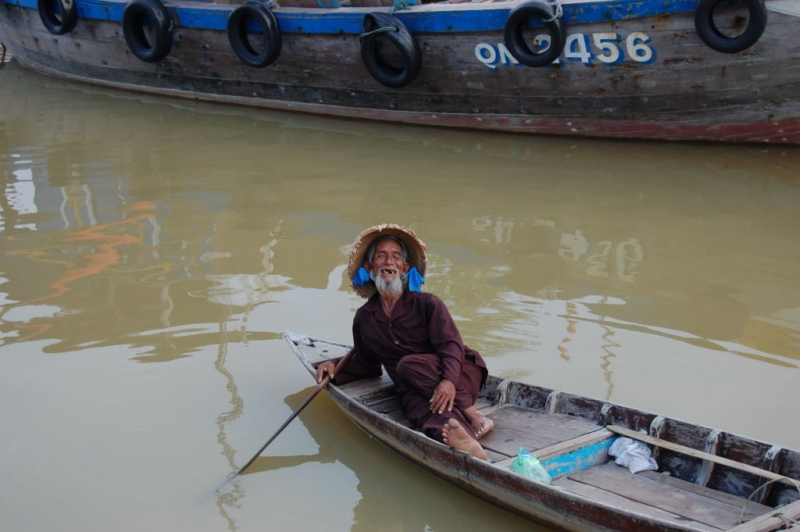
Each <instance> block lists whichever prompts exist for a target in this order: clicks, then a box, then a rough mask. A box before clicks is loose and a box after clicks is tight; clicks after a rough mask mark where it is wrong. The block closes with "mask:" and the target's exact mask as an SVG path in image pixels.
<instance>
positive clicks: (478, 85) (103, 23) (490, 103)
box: [0, 0, 800, 408]
mask: <svg viewBox="0 0 800 532" xmlns="http://www.w3.org/2000/svg"><path fill="white" fill-rule="evenodd" d="M0 3H2V4H3V9H2V10H0V33H2V34H3V42H4V44H5V45H6V47H7V48H8V50H9V51H10V52H11V53H12V54H13V55H14V56H15V58H16V59H17V60H18V61H19V62H20V64H22V65H23V66H25V67H27V68H31V69H35V70H37V71H39V72H43V73H47V74H49V75H54V76H59V77H62V78H65V79H69V80H74V81H82V82H86V83H92V84H96V85H104V86H108V87H113V88H121V89H125V90H136V91H142V92H148V93H153V94H160V95H168V96H172V97H181V98H189V99H192V100H202V101H212V102H222V103H230V104H235V105H248V106H253V107H262V108H271V109H281V110H290V111H302V112H312V113H320V114H328V115H332V116H348V117H354V118H364V119H373V120H381V121H386V120H390V121H396V122H403V123H415V124H422V125H431V126H447V127H461V128H470V129H485V130H503V131H515V132H527V133H537V134H541V133H545V134H561V135H588V136H606V137H624V138H630V137H634V138H655V139H678V140H717V141H731V142H733V141H748V142H760V141H769V142H775V143H789V144H800V119H799V118H798V117H799V116H800V98H798V94H797V91H796V87H797V85H798V83H799V82H800V79H798V78H800V75H799V74H798V70H797V69H796V68H790V66H791V65H794V64H797V63H798V61H800V43H798V42H797V39H795V37H796V35H797V34H798V27H800V19H799V18H798V16H797V8H796V7H795V6H794V4H796V0H767V2H766V5H767V7H768V9H770V12H769V22H768V24H767V28H766V30H765V31H764V33H763V35H762V36H761V38H760V39H758V42H757V43H756V44H755V45H754V46H752V47H751V48H750V49H748V50H746V51H743V52H740V53H736V54H725V53H719V52H717V51H715V50H712V49H710V48H709V47H708V46H706V45H705V44H704V43H703V42H702V41H701V40H700V39H699V38H698V36H697V34H696V33H697V32H696V30H695V26H694V18H693V9H694V6H693V3H692V2H690V1H675V2H661V1H660V0H586V1H582V2H567V1H563V2H561V5H562V7H563V13H564V17H563V19H564V20H565V21H568V34H569V37H570V38H571V39H572V38H574V39H575V40H573V41H571V48H570V49H568V50H567V51H565V52H564V53H562V55H561V57H559V59H558V62H557V63H556V64H553V65H547V66H545V67H542V68H529V67H523V66H520V65H519V62H518V60H517V59H515V58H514V56H513V54H511V53H510V52H509V51H508V48H507V47H506V45H505V43H504V37H503V35H504V24H505V21H506V20H507V18H508V13H509V11H510V9H512V8H513V7H515V6H516V4H517V3H518V2H511V1H508V2H468V3H463V4H457V3H446V2H437V3H428V4H424V5H412V6H411V7H410V9H407V10H406V9H404V10H398V11H397V12H395V13H393V16H394V17H396V19H397V20H399V21H401V22H403V23H404V24H405V25H406V26H407V27H408V29H409V31H410V32H411V33H412V35H413V39H415V40H416V42H417V44H418V45H419V46H420V48H421V49H422V57H423V60H422V66H421V68H420V73H419V76H418V77H417V78H416V79H415V80H413V81H412V82H411V83H409V84H408V85H407V86H405V87H402V88H388V87H384V86H383V85H381V84H380V83H379V82H378V81H377V80H376V79H374V78H373V77H372V76H371V75H370V74H369V73H368V72H367V70H366V68H365V66H364V64H363V61H362V56H361V42H362V41H361V39H360V33H361V32H362V31H363V20H364V16H365V14H366V13H368V12H370V11H374V10H375V9H376V7H375V6H377V5H380V6H386V7H388V6H390V5H392V4H393V2H392V0H352V1H351V4H350V6H346V5H345V2H342V3H341V7H335V6H336V5H338V4H337V2H336V0H284V1H283V2H282V4H283V5H279V6H277V7H275V8H274V9H273V12H274V14H275V16H276V18H277V19H278V23H279V24H278V25H279V27H280V30H281V36H282V50H281V53H280V56H279V58H278V59H277V61H275V62H274V63H273V64H271V65H269V66H268V67H266V68H252V67H249V66H246V65H245V64H244V63H243V62H242V61H241V60H239V58H238V57H237V56H236V55H235V53H234V52H233V50H232V49H231V46H230V42H229V40H228V37H227V32H226V23H227V19H228V17H229V15H230V13H231V11H232V10H233V9H234V8H235V7H236V6H237V5H238V4H240V3H241V0H232V1H230V2H228V1H227V0H220V1H217V2H191V1H186V0H170V2H169V3H168V4H167V8H168V11H169V16H170V20H171V22H172V25H173V31H174V39H173V45H172V50H171V51H170V54H169V55H168V56H167V57H166V58H165V59H164V60H163V61H161V62H158V63H145V62H142V61H139V60H138V59H136V58H135V57H134V56H133V54H132V53H131V52H130V50H129V49H128V47H127V44H126V42H125V39H124V38H123V36H122V30H121V23H120V22H121V21H120V17H121V13H122V9H121V6H122V4H123V2H121V1H118V0H114V1H111V0H96V1H93V2H89V3H85V4H81V10H80V17H81V18H80V21H79V23H78V25H77V26H76V28H75V30H74V31H72V32H70V33H68V34H64V35H57V36H56V35H52V34H50V33H49V32H48V31H47V30H46V29H44V27H43V25H42V24H41V21H40V19H39V16H38V13H37V10H36V8H35V2H32V1H30V0H0ZM279 3H281V2H279ZM359 4H363V5H359ZM409 4H412V2H409ZM290 5H291V6H299V7H290ZM378 9H380V8H378ZM599 36H605V37H599ZM609 36H610V37H609ZM384 38H385V36H381V37H379V39H384ZM599 38H602V39H606V40H605V41H603V43H602V46H604V47H605V48H603V47H599V46H600V45H598V41H597V40H595V39H599ZM610 49H613V50H615V51H616V52H615V53H616V54H617V55H618V58H617V60H614V59H613V57H611V56H609V53H610V52H609V50H610ZM651 52H652V53H651ZM568 54H569V55H568ZM648 56H649V58H648ZM529 406H530V405H529ZM573 406H576V405H569V404H568V407H573ZM577 406H578V408H580V406H579V405H577Z"/></svg>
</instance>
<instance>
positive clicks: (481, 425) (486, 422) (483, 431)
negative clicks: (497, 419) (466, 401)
mask: <svg viewBox="0 0 800 532" xmlns="http://www.w3.org/2000/svg"><path fill="white" fill-rule="evenodd" d="M464 416H466V418H467V421H469V424H470V425H472V430H474V431H475V434H477V435H478V439H479V440H480V439H481V438H483V437H484V436H486V435H487V434H489V432H491V431H492V429H493V428H494V421H492V420H491V419H489V418H488V417H486V416H484V415H483V414H482V413H481V412H480V410H478V409H477V408H475V407H474V406H471V407H469V408H467V409H466V410H464Z"/></svg>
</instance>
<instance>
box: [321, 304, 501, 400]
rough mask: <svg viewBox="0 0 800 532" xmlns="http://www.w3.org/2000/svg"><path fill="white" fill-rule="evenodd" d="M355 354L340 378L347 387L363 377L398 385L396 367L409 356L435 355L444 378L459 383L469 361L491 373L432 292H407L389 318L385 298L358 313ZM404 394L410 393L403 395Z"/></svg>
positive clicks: (354, 331) (354, 334) (355, 324)
mask: <svg viewBox="0 0 800 532" xmlns="http://www.w3.org/2000/svg"><path fill="white" fill-rule="evenodd" d="M353 342H354V345H355V354H354V355H353V358H352V359H350V362H349V363H348V364H347V366H346V368H344V369H343V370H342V371H340V372H339V373H338V374H337V375H336V382H337V383H339V384H344V383H346V382H350V381H353V380H356V379H358V378H362V377H377V376H379V375H381V374H382V371H381V364H383V366H384V367H385V368H386V371H387V373H388V374H389V377H391V379H392V380H393V381H394V382H395V383H398V382H399V381H398V379H397V378H395V377H396V373H395V368H396V367H397V363H398V362H399V361H400V359H401V358H403V357H404V356H405V355H410V354H423V353H430V354H431V355H433V356H438V357H440V359H441V366H440V376H439V377H440V378H443V379H447V380H449V381H450V382H452V383H454V384H455V383H457V382H458V380H459V376H460V375H461V367H462V366H463V364H464V358H465V356H468V357H470V358H474V359H475V362H476V363H477V364H478V365H479V366H481V367H483V368H485V367H486V365H485V363H484V362H483V360H482V359H481V357H480V355H478V353H477V352H476V351H473V350H472V349H469V348H468V347H466V346H465V345H464V343H463V342H462V340H461V335H460V334H459V332H458V328H457V327H456V324H455V322H454V321H453V318H452V316H450V312H449V311H448V310H447V307H446V306H445V304H444V303H443V302H442V300H441V299H439V298H438V297H436V296H435V295H433V294H430V293H427V292H405V293H403V295H402V296H401V298H400V300H399V301H398V302H397V303H396V304H395V307H394V309H393V310H392V317H391V318H389V317H387V316H386V314H385V313H384V312H383V308H382V307H381V302H380V298H379V296H378V295H377V294H376V295H374V296H372V297H371V298H370V299H369V301H367V302H366V303H364V305H363V306H362V307H361V308H359V309H358V310H357V311H356V315H355V318H354V319H353ZM398 391H400V392H401V393H402V392H404V391H405V390H399V389H398Z"/></svg>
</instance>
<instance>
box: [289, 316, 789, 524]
mask: <svg viewBox="0 0 800 532" xmlns="http://www.w3.org/2000/svg"><path fill="white" fill-rule="evenodd" d="M284 338H285V340H286V341H287V342H288V344H289V345H290V346H291V348H292V350H293V351H294V353H295V354H296V355H297V357H298V358H299V359H300V361H301V362H302V364H303V365H304V366H305V367H306V369H307V370H308V371H309V372H310V373H311V374H312V375H315V374H316V371H315V369H316V366H317V365H319V364H320V363H322V362H323V361H326V360H332V359H337V358H341V357H343V356H344V355H345V354H346V353H347V352H348V351H349V346H345V345H342V344H338V343H335V342H329V341H324V340H319V339H315V338H310V337H307V336H304V335H300V334H297V333H292V332H286V333H284ZM327 391H328V392H329V395H330V396H331V397H332V398H333V400H334V402H335V403H336V404H337V405H338V406H339V408H340V409H341V410H342V411H343V412H344V413H345V414H346V415H347V416H348V417H349V418H350V419H351V420H352V421H353V422H354V423H355V424H356V425H358V426H359V427H360V428H362V429H363V430H364V431H366V432H367V433H368V434H370V435H371V436H372V437H373V438H374V439H376V440H377V441H379V442H380V443H382V444H383V445H385V446H386V447H388V448H389V449H391V450H393V451H395V452H396V453H398V454H400V455H401V456H403V457H405V458H407V459H408V460H410V461H411V462H413V463H414V464H417V465H419V466H421V467H422V468H423V469H426V470H428V471H430V472H431V473H433V474H435V475H437V476H439V477H441V478H442V479H444V480H446V481H448V482H450V483H452V484H454V485H456V486H458V487H460V488H462V489H464V490H466V491H468V492H470V493H472V494H474V495H476V496H478V497H480V498H482V499H484V500H486V501H489V502H491V503H494V504H496V505H498V506H500V507H502V508H505V509H507V510H509V511H511V512H514V513H516V514H518V515H520V516H522V517H525V518H528V519H530V520H532V521H536V522H539V523H543V524H545V525H550V526H554V527H557V528H559V529H563V530H568V531H575V532H589V531H591V532H604V531H625V532H655V531H659V532H665V531H669V532H678V531H680V532H689V531H691V532H719V531H729V532H771V531H775V530H790V529H791V530H796V529H797V526H798V521H799V520H800V451H797V450H793V449H787V448H783V447H781V446H777V445H772V444H769V443H766V442H763V441H758V440H755V439H752V438H749V437H744V436H739V435H737V434H732V433H730V432H725V431H722V430H717V429H713V428H709V427H703V426H698V425H693V424H690V423H687V422H684V421H681V420H678V419H673V418H669V417H665V416H659V415H656V414H653V413H650V412H646V411H643V410H638V409H635V408H630V407H627V406H623V405H620V404H615V403H611V402H608V401H600V400H596V399H593V398H589V397H583V396H579V395H573V394H568V393H564V392H560V391H557V390H550V389H546V388H541V387H538V386H532V385H527V384H523V383H519V382H514V381H510V380H504V379H500V378H497V377H494V376H489V378H488V381H487V385H486V387H485V388H484V390H483V391H482V393H481V396H480V398H479V400H478V403H477V407H478V409H479V410H481V411H482V412H483V413H484V414H485V415H487V416H488V417H490V418H491V419H493V420H494V422H495V427H494V430H492V431H491V432H490V433H489V434H487V435H486V436H484V437H483V438H482V439H481V443H482V444H483V446H484V448H485V449H486V451H487V453H488V455H489V460H488V461H484V460H480V459H478V458H475V457H473V456H471V455H469V454H467V453H465V452H462V451H458V450H454V449H451V448H450V447H447V446H446V445H444V444H442V443H439V442H438V441H435V440H433V439H431V438H428V437H427V436H425V435H424V434H422V433H421V432H419V431H417V430H415V429H414V427H413V426H412V425H411V423H410V422H409V420H408V419H407V418H406V416H405V415H404V414H403V410H402V408H401V405H400V398H399V396H398V395H397V393H396V391H395V388H394V385H393V384H392V382H391V380H389V379H388V377H386V376H385V375H384V376H383V377H378V378H371V379H362V380H359V381H355V382H352V383H348V384H345V385H341V386H336V385H333V384H330V385H328V387H327ZM521 448H523V449H525V450H527V451H529V452H532V453H533V455H534V456H535V457H536V459H537V460H538V463H539V465H540V466H541V468H544V469H545V470H546V472H547V475H548V476H549V478H548V476H539V477H538V478H531V477H529V476H526V475H524V474H520V473H519V472H516V471H515V470H514V469H515V468H513V467H512V464H514V462H515V461H516V460H517V459H518V458H519V455H520V454H521V452H520V449H521ZM620 449H623V451H620ZM642 460H645V461H646V463H645V465H642ZM620 464H623V465H620ZM634 464H635V467H634ZM650 464H652V465H650ZM541 468H540V469H541ZM633 471H636V472H635V473H634V472H633ZM792 527H794V528H792Z"/></svg>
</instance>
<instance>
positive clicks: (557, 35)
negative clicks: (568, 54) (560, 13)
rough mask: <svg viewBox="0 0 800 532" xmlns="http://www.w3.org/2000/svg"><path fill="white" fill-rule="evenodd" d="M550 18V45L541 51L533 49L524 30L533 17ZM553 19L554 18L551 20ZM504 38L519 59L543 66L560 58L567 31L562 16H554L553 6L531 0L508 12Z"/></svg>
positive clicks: (532, 64)
mask: <svg viewBox="0 0 800 532" xmlns="http://www.w3.org/2000/svg"><path fill="white" fill-rule="evenodd" d="M534 17H535V18H539V19H542V20H549V22H547V28H548V29H549V30H550V46H549V47H548V48H547V50H545V51H544V52H541V53H536V52H534V51H533V50H531V48H530V46H528V43H526V42H525V36H524V35H523V32H522V30H523V29H524V28H525V26H526V25H527V23H528V20H530V19H531V18H534ZM550 19H552V20H550ZM503 40H504V41H505V43H506V48H508V51H509V52H511V55H513V56H514V57H515V58H516V59H517V61H519V62H520V63H522V64H523V65H526V66H529V67H543V66H547V65H549V64H551V63H552V62H553V61H555V60H556V59H558V56H560V55H561V52H563V51H564V45H565V44H566V43H567V31H566V29H565V28H564V22H563V21H562V20H561V17H554V16H553V9H552V7H551V6H550V5H549V4H547V3H546V2H542V1H541V0H531V1H530V2H525V3H524V4H520V5H518V6H517V7H515V8H514V9H512V10H511V12H510V13H509V14H508V20H507V21H506V26H505V30H504V31H503Z"/></svg>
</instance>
